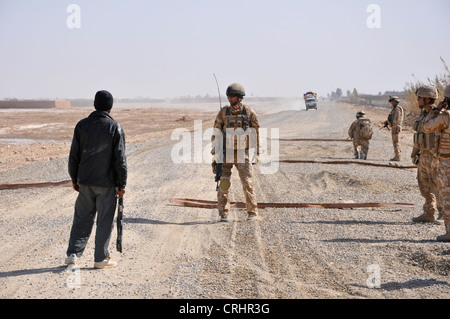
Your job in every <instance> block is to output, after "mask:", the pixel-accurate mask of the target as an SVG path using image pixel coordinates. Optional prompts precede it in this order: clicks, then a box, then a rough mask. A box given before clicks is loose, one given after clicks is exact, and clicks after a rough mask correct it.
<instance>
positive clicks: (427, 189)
mask: <svg viewBox="0 0 450 319" xmlns="http://www.w3.org/2000/svg"><path fill="white" fill-rule="evenodd" d="M432 161H433V155H432V154H431V153H430V152H422V153H421V154H420V158H419V163H418V166H417V181H418V183H419V190H420V194H421V195H422V196H423V198H424V199H425V203H424V204H423V210H424V212H425V213H427V214H429V215H430V216H431V215H434V214H435V213H437V211H438V210H437V207H436V195H435V192H436V184H435V181H434V177H435V175H436V174H435V173H434V172H433V169H432V167H431V163H432Z"/></svg>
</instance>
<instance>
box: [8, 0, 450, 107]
mask: <svg viewBox="0 0 450 319" xmlns="http://www.w3.org/2000/svg"><path fill="white" fill-rule="evenodd" d="M70 4H76V5H78V8H79V9H80V11H79V12H80V15H79V19H78V16H77V15H76V13H77V12H78V11H77V10H75V11H70V10H69V12H67V9H68V7H69V5H70ZM371 4H375V5H376V8H378V9H379V10H380V11H377V10H375V11H374V10H372V9H371V8H372V7H373V6H372V7H370V5H371ZM368 9H370V10H368ZM68 20H69V24H68ZM78 26H79V28H78ZM71 27H72V28H71ZM449 31H450V1H449V0H426V1H424V0H422V1H411V0H405V1H403V0H389V1H385V0H370V1H362V0H347V1H345V0H340V1H338V0H319V1H301V0H276V1H275V0H271V1H264V0H240V1H235V0H222V1H215V0H204V1H201V0H190V1H187V0H164V1H162V0H161V1H148V0H147V1H144V0H142V1H139V0H128V1H124V0H123V1H114V0H89V1H87V0H71V1H63V0H0V43H1V49H0V74H1V78H0V99H3V98H14V97H15V98H26V99H28V98H93V96H94V94H95V92H96V91H97V90H100V89H107V90H109V91H111V93H113V95H114V96H115V97H118V98H121V97H122V98H123V97H150V98H165V97H178V96H185V95H191V96H196V95H202V96H203V95H205V94H209V95H212V96H217V87H216V83H215V80H214V77H213V73H215V74H216V76H217V78H218V80H219V85H220V88H221V91H222V92H221V93H224V91H225V89H226V87H227V86H228V85H229V84H231V83H233V82H239V83H242V84H243V85H244V86H245V88H246V91H247V95H248V96H252V95H253V96H287V97H295V96H300V95H301V94H303V93H304V92H305V91H309V90H314V91H316V92H318V93H319V94H320V95H324V96H326V94H327V93H329V92H331V91H332V90H336V88H338V87H339V88H341V89H342V90H343V91H344V92H346V91H347V90H353V88H356V89H357V90H358V91H359V92H360V93H372V94H377V93H378V92H380V91H381V92H384V91H386V90H403V88H404V86H405V83H406V82H409V81H413V80H414V78H413V76H412V74H414V75H415V77H416V78H417V79H419V80H422V81H426V79H427V77H432V78H433V77H434V76H435V75H437V74H441V73H444V68H443V64H442V62H441V60H440V57H442V58H443V59H444V60H445V61H446V62H447V64H448V65H450V41H449V39H450V38H449V34H450V32H449Z"/></svg>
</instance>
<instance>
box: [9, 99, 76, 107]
mask: <svg viewBox="0 0 450 319" xmlns="http://www.w3.org/2000/svg"><path fill="white" fill-rule="evenodd" d="M68 108H70V101H65V100H3V101H0V109H68Z"/></svg>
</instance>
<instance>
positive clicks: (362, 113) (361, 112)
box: [356, 111, 366, 119]
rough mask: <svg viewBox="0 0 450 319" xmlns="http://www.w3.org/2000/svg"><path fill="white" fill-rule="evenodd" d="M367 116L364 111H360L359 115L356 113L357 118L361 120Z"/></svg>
mask: <svg viewBox="0 0 450 319" xmlns="http://www.w3.org/2000/svg"><path fill="white" fill-rule="evenodd" d="M365 115H366V113H365V112H364V111H359V112H358V113H356V118H358V119H359V118H360V117H364V116H365Z"/></svg>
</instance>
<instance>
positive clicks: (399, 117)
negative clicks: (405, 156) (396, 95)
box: [388, 104, 404, 160]
mask: <svg viewBox="0 0 450 319" xmlns="http://www.w3.org/2000/svg"><path fill="white" fill-rule="evenodd" d="M403 117H404V111H403V108H402V107H401V106H400V105H398V104H397V105H396V106H394V108H393V109H392V111H391V113H390V115H389V118H388V123H389V125H390V127H391V136H392V144H393V146H394V155H395V157H394V159H396V160H400V159H401V158H402V149H401V147H400V142H399V140H400V139H399V138H400V133H401V132H402V125H403Z"/></svg>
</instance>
